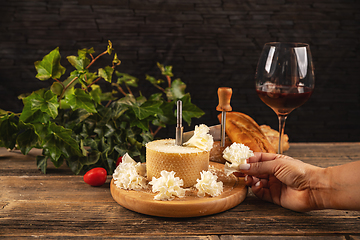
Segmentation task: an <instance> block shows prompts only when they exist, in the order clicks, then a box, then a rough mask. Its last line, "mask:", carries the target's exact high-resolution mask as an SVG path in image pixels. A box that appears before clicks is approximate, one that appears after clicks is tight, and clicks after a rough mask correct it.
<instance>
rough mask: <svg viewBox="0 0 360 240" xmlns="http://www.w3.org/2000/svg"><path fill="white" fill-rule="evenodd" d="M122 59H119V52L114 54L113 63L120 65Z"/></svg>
mask: <svg viewBox="0 0 360 240" xmlns="http://www.w3.org/2000/svg"><path fill="white" fill-rule="evenodd" d="M120 63H121V61H120V60H119V59H118V56H117V54H116V53H115V55H114V60H113V61H112V64H113V65H120Z"/></svg>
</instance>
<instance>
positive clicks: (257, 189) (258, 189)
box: [251, 181, 273, 202]
mask: <svg viewBox="0 0 360 240" xmlns="http://www.w3.org/2000/svg"><path fill="white" fill-rule="evenodd" d="M251 190H252V192H253V193H254V194H255V196H257V197H258V198H260V199H262V200H265V201H268V202H273V201H272V198H271V194H270V190H269V189H268V188H264V187H263V183H262V182H261V181H259V182H257V183H256V184H255V185H253V186H252V187H251Z"/></svg>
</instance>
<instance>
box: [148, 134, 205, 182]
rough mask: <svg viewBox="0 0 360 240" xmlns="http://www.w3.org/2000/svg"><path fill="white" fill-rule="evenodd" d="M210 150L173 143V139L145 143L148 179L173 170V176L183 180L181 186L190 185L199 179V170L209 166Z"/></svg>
mask: <svg viewBox="0 0 360 240" xmlns="http://www.w3.org/2000/svg"><path fill="white" fill-rule="evenodd" d="M209 156H210V151H204V150H201V149H199V148H196V147H186V146H178V145H175V140H174V139H162V140H156V141H152V142H149V143H147V144H146V173H147V178H148V180H149V181H151V180H152V178H153V177H155V178H159V177H160V176H161V175H160V172H161V171H162V170H166V171H168V172H171V171H174V172H175V173H176V174H175V177H179V178H181V179H182V180H183V181H184V186H183V187H191V186H193V185H194V184H196V179H200V177H201V175H200V172H201V171H202V170H205V171H207V170H208V168H209Z"/></svg>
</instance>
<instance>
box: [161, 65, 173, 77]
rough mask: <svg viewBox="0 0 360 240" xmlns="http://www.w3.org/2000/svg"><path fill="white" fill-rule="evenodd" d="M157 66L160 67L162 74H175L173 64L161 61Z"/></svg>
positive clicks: (170, 75)
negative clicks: (169, 64)
mask: <svg viewBox="0 0 360 240" xmlns="http://www.w3.org/2000/svg"><path fill="white" fill-rule="evenodd" d="M157 66H158V68H159V69H160V71H161V74H162V75H164V76H169V77H172V76H174V75H173V73H172V66H164V65H163V64H160V63H157Z"/></svg>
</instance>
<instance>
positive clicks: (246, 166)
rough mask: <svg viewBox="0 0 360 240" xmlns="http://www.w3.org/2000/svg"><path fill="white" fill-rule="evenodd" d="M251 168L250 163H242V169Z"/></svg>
mask: <svg viewBox="0 0 360 240" xmlns="http://www.w3.org/2000/svg"><path fill="white" fill-rule="evenodd" d="M249 169H250V164H248V163H246V164H240V170H249Z"/></svg>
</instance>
